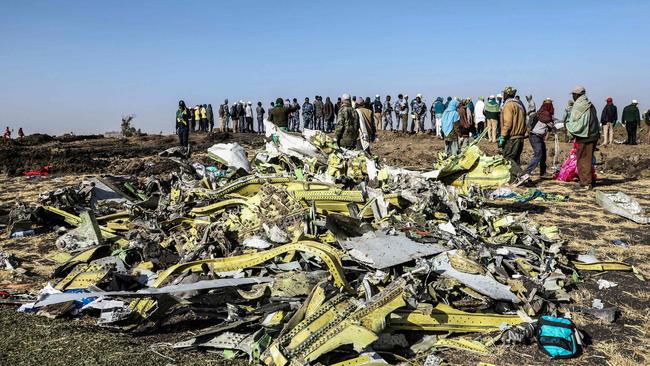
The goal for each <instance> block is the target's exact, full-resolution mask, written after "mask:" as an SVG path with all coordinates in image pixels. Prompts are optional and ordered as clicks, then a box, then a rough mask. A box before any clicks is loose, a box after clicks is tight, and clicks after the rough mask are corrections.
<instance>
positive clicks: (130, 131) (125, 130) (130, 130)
mask: <svg viewBox="0 0 650 366" xmlns="http://www.w3.org/2000/svg"><path fill="white" fill-rule="evenodd" d="M134 118H135V114H129V115H128V116H122V136H124V137H131V136H136V135H139V134H140V131H139V130H136V129H135V127H133V126H131V121H133V119H134Z"/></svg>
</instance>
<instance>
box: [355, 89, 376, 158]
mask: <svg viewBox="0 0 650 366" xmlns="http://www.w3.org/2000/svg"><path fill="white" fill-rule="evenodd" d="M369 99H370V98H368V100H367V101H364V100H363V98H361V97H359V98H357V103H356V111H357V114H358V115H359V137H360V143H361V149H362V150H364V151H366V152H370V143H371V142H373V141H375V137H376V134H377V130H376V128H375V126H376V123H375V116H374V114H373V112H372V110H370V108H368V107H371V106H370V104H371V103H370V100H369ZM366 102H368V103H367V104H366Z"/></svg>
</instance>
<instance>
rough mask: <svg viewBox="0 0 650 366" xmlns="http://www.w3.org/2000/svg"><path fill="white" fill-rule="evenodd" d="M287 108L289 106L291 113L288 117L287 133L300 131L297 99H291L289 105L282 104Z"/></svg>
mask: <svg viewBox="0 0 650 366" xmlns="http://www.w3.org/2000/svg"><path fill="white" fill-rule="evenodd" d="M284 104H285V105H287V106H291V108H292V110H293V112H291V114H290V115H289V131H291V132H298V131H300V104H299V103H298V99H297V98H293V101H292V102H291V103H287V102H285V103H284Z"/></svg>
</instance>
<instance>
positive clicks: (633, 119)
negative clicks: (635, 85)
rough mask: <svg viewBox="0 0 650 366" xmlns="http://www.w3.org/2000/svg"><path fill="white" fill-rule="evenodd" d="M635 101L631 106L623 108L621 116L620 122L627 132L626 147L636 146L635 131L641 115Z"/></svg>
mask: <svg viewBox="0 0 650 366" xmlns="http://www.w3.org/2000/svg"><path fill="white" fill-rule="evenodd" d="M637 104H638V103H637V101H636V99H635V100H633V101H632V104H630V105H628V106H627V107H625V108H623V114H622V115H621V122H623V125H624V126H625V129H626V130H627V142H625V144H627V145H636V131H637V129H638V128H639V122H641V113H640V112H639V108H638V107H637Z"/></svg>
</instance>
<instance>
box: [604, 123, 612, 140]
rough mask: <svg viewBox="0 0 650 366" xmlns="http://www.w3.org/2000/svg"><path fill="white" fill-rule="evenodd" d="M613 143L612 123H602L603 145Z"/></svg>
mask: <svg viewBox="0 0 650 366" xmlns="http://www.w3.org/2000/svg"><path fill="white" fill-rule="evenodd" d="M612 143H614V124H613V123H605V124H604V125H603V145H609V144H612Z"/></svg>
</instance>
